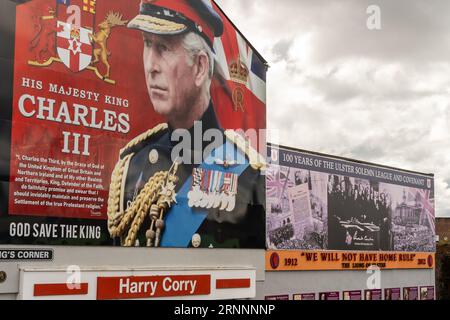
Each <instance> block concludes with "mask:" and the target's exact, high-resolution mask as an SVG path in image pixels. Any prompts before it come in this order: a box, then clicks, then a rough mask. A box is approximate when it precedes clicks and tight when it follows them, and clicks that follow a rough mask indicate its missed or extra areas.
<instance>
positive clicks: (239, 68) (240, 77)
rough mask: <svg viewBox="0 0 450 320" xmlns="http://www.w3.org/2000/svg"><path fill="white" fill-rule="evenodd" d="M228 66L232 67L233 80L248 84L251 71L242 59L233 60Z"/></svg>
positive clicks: (231, 76) (231, 75)
mask: <svg viewBox="0 0 450 320" xmlns="http://www.w3.org/2000/svg"><path fill="white" fill-rule="evenodd" d="M228 68H229V69H230V78H231V80H232V81H234V82H238V83H242V84H244V85H246V84H247V80H248V73H249V72H248V68H247V66H246V65H245V64H244V63H243V62H242V61H241V60H238V61H234V62H232V63H231V64H230V65H229V67H228Z"/></svg>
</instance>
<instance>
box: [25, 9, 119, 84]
mask: <svg viewBox="0 0 450 320" xmlns="http://www.w3.org/2000/svg"><path fill="white" fill-rule="evenodd" d="M47 10H48V12H49V14H47V15H45V16H44V15H43V16H40V17H39V18H38V19H37V20H38V21H39V24H40V25H38V26H36V30H38V31H39V32H38V33H37V34H36V35H35V36H34V37H33V40H32V44H31V45H30V48H31V49H32V50H34V51H36V50H39V52H35V57H37V58H36V59H35V60H33V61H29V62H28V63H29V64H30V65H33V66H37V67H48V66H50V65H51V64H52V63H54V62H61V63H63V64H64V65H65V66H66V67H67V68H68V69H70V70H71V71H72V72H75V73H77V72H81V71H83V70H90V71H93V72H94V73H95V74H96V75H97V77H98V78H100V79H102V80H103V81H105V82H108V83H111V84H114V83H115V81H114V80H112V79H110V74H111V65H110V63H109V61H108V60H109V57H110V55H111V52H110V51H109V50H108V47H107V40H108V38H109V37H110V35H111V32H112V29H113V28H114V27H116V26H124V25H126V23H127V22H128V21H126V20H122V15H121V14H120V13H117V12H109V13H108V14H107V15H106V16H105V18H104V19H103V20H102V21H101V22H100V23H99V24H98V26H97V29H98V31H95V29H96V28H95V24H96V21H95V20H96V1H95V0H56V9H53V8H49V9H47ZM43 22H45V25H43ZM46 26H48V29H49V30H50V31H51V32H50V33H49V32H45V31H43V28H45V27H46ZM45 35H54V36H56V41H50V40H49V37H48V36H45ZM37 44H39V46H38V45H37ZM50 47H53V48H50ZM42 48H45V49H46V51H44V53H47V56H45V55H43V54H42ZM49 53H52V54H49ZM43 57H44V58H43ZM100 63H101V64H100Z"/></svg>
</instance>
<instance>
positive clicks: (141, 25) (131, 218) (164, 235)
mask: <svg viewBox="0 0 450 320" xmlns="http://www.w3.org/2000/svg"><path fill="white" fill-rule="evenodd" d="M128 27H129V28H132V29H138V30H140V31H143V32H149V33H153V34H157V35H160V36H161V35H164V36H173V35H180V34H184V33H188V32H194V33H196V34H198V35H200V36H201V37H203V39H205V41H206V42H207V44H208V45H209V46H210V48H211V49H212V50H213V42H214V38H215V37H220V36H221V35H222V33H223V22H222V20H221V18H220V16H219V15H218V14H217V12H215V10H214V9H213V8H212V7H211V6H210V5H208V4H207V2H205V1H203V0H178V1H173V0H142V1H141V5H140V12H139V14H138V15H137V16H136V17H135V18H134V19H132V20H131V21H130V22H129V24H128ZM199 121H201V122H202V132H201V133H200V134H201V136H198V132H195V134H196V135H194V134H193V133H194V132H193V131H195V128H192V129H191V130H190V133H191V137H193V138H194V139H197V140H196V141H199V140H203V139H202V138H203V133H204V132H205V131H206V130H208V129H218V131H219V132H220V134H221V137H222V138H223V141H224V142H223V144H221V145H218V146H216V147H215V148H214V149H213V150H210V149H209V148H208V149H206V152H209V154H207V155H206V159H203V163H201V164H193V163H195V162H193V161H183V162H181V163H180V162H179V161H176V159H174V158H173V157H172V153H174V152H173V151H174V148H177V146H178V145H177V144H178V142H174V141H172V139H171V137H172V133H173V131H174V130H173V128H171V127H170V126H169V125H167V124H160V125H158V126H156V127H155V128H153V129H151V130H149V131H147V132H145V133H143V134H141V135H140V136H138V137H136V138H135V139H133V140H132V141H130V142H129V143H128V144H127V145H126V146H125V147H124V148H123V149H122V150H121V152H120V156H119V161H118V163H117V165H116V167H115V169H114V171H113V174H112V178H111V186H110V194H109V201H108V230H109V232H110V234H111V236H112V237H113V238H114V239H116V243H117V244H121V245H124V246H135V245H141V246H142V245H147V246H150V247H158V246H162V247H189V246H195V247H214V248H217V247H227V248H233V247H235V248H264V247H265V179H264V176H263V175H262V174H261V170H262V169H263V167H264V160H263V158H262V157H261V156H260V155H259V154H258V153H257V152H256V151H255V150H254V149H251V148H247V147H246V146H245V145H246V142H245V140H243V138H242V137H240V136H239V135H237V134H236V133H235V132H234V131H231V130H225V131H224V130H223V129H221V127H220V125H219V122H218V121H217V118H216V115H215V112H214V106H213V105H212V103H210V104H209V106H208V108H207V110H206V111H205V113H204V114H203V116H202V119H199ZM206 147H208V146H207V145H206V144H205V143H201V144H200V146H199V147H197V145H196V144H195V142H194V145H191V146H190V148H187V149H188V151H187V152H188V153H189V154H190V155H196V154H198V153H200V154H201V155H203V152H204V151H205V148H206ZM184 151H186V150H184ZM182 157H183V159H185V158H184V155H183V156H182Z"/></svg>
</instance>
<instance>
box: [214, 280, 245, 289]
mask: <svg viewBox="0 0 450 320" xmlns="http://www.w3.org/2000/svg"><path fill="white" fill-rule="evenodd" d="M240 288H250V279H217V280H216V289H240Z"/></svg>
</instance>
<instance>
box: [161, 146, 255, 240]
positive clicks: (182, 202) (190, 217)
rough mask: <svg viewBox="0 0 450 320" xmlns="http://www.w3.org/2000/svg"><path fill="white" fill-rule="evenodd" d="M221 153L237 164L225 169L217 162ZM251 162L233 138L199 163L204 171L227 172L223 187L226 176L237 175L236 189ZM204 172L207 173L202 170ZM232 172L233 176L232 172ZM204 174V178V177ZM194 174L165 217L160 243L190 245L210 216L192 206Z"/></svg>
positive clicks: (185, 183)
mask: <svg viewBox="0 0 450 320" xmlns="http://www.w3.org/2000/svg"><path fill="white" fill-rule="evenodd" d="M216 155H217V156H219V155H220V157H221V159H235V160H236V161H237V162H238V163H240V164H238V165H235V166H232V167H229V168H224V167H222V166H220V165H217V164H216V163H215V160H216V159H217V156H216ZM248 166H249V162H248V160H247V159H246V158H245V154H243V153H242V152H241V151H240V150H238V149H237V147H236V146H235V145H234V144H233V143H231V142H230V141H228V140H227V141H226V143H225V144H224V145H222V146H220V147H219V148H217V149H215V150H214V151H213V152H212V153H211V155H209V157H208V158H207V159H206V160H205V161H204V162H203V163H202V164H201V165H200V166H199V168H200V169H202V170H204V171H205V170H210V171H220V172H224V174H223V175H224V176H225V177H224V187H223V188H225V183H226V180H227V179H226V176H227V175H228V176H230V178H231V177H232V176H233V175H234V179H235V183H234V184H235V189H236V190H237V178H238V177H239V176H240V175H241V174H242V173H243V172H244V171H245V170H246V169H247V168H248ZM203 173H204V172H203ZM230 174H231V175H230ZM205 175H206V174H205V173H204V174H203V180H206V179H204V176H205ZM192 179H193V178H192V176H191V177H190V178H188V179H187V180H186V181H185V182H184V184H183V186H182V187H181V189H180V191H179V192H178V194H177V204H175V205H174V206H173V207H172V209H171V210H170V211H169V212H168V214H167V216H166V220H165V223H166V226H165V231H164V233H163V236H162V240H161V246H162V247H174V248H182V247H188V246H189V244H190V242H191V240H192V236H193V235H194V234H195V233H196V232H197V230H198V228H199V227H200V226H201V225H202V223H203V222H204V220H205V219H206V217H207V215H208V210H206V209H196V210H194V209H193V208H191V207H189V205H188V198H187V194H188V192H189V190H190V188H191V184H192Z"/></svg>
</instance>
